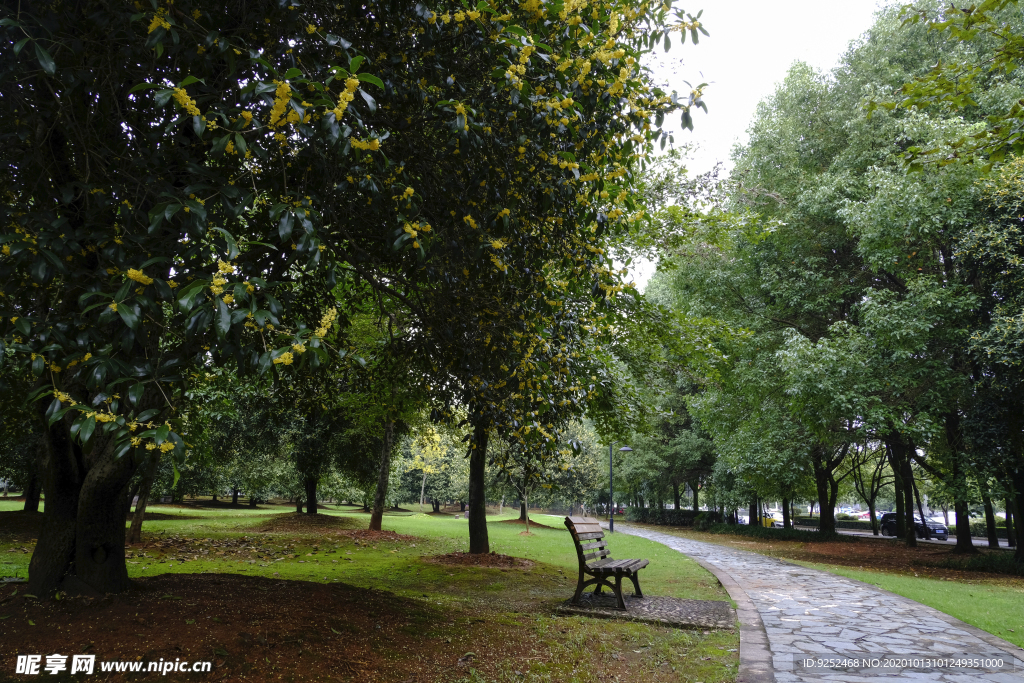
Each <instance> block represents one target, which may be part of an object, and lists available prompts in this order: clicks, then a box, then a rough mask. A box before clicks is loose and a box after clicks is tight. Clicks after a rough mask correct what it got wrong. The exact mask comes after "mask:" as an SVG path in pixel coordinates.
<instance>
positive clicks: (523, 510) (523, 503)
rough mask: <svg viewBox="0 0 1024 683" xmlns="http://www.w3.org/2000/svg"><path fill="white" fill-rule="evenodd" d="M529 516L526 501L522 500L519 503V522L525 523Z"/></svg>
mask: <svg viewBox="0 0 1024 683" xmlns="http://www.w3.org/2000/svg"><path fill="white" fill-rule="evenodd" d="M526 516H527V509H526V501H525V500H523V499H520V501H519V521H520V522H525V521H526Z"/></svg>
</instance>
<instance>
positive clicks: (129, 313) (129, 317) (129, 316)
mask: <svg viewBox="0 0 1024 683" xmlns="http://www.w3.org/2000/svg"><path fill="white" fill-rule="evenodd" d="M117 314H118V315H119V316H121V320H123V321H124V324H125V325H127V326H128V327H129V328H131V329H133V330H134V329H135V328H137V327H138V326H139V316H137V315H135V311H133V310H132V307H131V306H129V305H128V304H125V303H122V304H119V305H118V307H117Z"/></svg>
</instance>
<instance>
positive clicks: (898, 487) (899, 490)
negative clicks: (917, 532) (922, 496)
mask: <svg viewBox="0 0 1024 683" xmlns="http://www.w3.org/2000/svg"><path fill="white" fill-rule="evenodd" d="M885 446H886V449H885V450H886V454H887V455H888V456H889V467H890V468H892V487H893V491H894V493H895V495H896V536H897V537H904V536H906V535H907V515H906V510H905V509H904V502H905V501H906V498H904V496H903V474H902V472H903V470H902V467H901V463H900V458H899V454H898V453H897V451H896V449H895V447H894V444H893V443H890V442H888V441H887V442H886V444H885Z"/></svg>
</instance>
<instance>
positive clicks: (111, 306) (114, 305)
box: [107, 302, 117, 311]
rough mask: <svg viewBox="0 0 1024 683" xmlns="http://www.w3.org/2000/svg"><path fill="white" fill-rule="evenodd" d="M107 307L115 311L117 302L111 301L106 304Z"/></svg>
mask: <svg viewBox="0 0 1024 683" xmlns="http://www.w3.org/2000/svg"><path fill="white" fill-rule="evenodd" d="M107 308H109V309H110V310H112V311H116V310H117V303H116V302H115V303H112V304H110V305H109V306H107Z"/></svg>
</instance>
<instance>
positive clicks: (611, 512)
mask: <svg viewBox="0 0 1024 683" xmlns="http://www.w3.org/2000/svg"><path fill="white" fill-rule="evenodd" d="M619 443H621V442H619ZM613 448H615V444H614V443H610V444H608V533H610V534H614V533H615V469H614V467H615V465H614V464H613V462H612V449H613ZM623 451H627V452H630V453H632V452H633V449H632V448H630V447H629V446H623V447H622V448H620V449H619V452H620V453H621V452H623Z"/></svg>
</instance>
